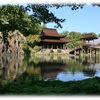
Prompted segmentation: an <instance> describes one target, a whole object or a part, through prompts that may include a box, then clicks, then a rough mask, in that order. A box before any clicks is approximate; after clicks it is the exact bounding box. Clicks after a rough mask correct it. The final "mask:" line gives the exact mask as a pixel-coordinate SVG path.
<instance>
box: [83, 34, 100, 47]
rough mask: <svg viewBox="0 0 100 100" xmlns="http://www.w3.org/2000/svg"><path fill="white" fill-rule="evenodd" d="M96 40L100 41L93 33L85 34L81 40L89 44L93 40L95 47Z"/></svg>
mask: <svg viewBox="0 0 100 100" xmlns="http://www.w3.org/2000/svg"><path fill="white" fill-rule="evenodd" d="M94 39H98V38H97V36H96V35H95V34H93V33H90V34H85V35H84V36H83V37H82V38H81V40H85V41H88V44H89V41H91V40H93V45H94Z"/></svg>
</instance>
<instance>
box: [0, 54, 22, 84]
mask: <svg viewBox="0 0 100 100" xmlns="http://www.w3.org/2000/svg"><path fill="white" fill-rule="evenodd" d="M0 59H1V60H0V72H1V73H0V81H1V83H4V84H5V83H7V82H10V81H12V80H14V79H15V78H16V77H17V76H19V75H20V74H21V73H22V72H23V70H24V69H23V68H22V64H23V63H22V60H23V57H22V56H21V57H18V56H15V55H12V56H11V55H8V56H2V57H1V58H0Z"/></svg>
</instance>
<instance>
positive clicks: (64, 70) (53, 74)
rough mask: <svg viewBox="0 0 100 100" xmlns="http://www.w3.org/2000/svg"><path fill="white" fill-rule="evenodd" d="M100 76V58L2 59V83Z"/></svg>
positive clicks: (0, 71)
mask: <svg viewBox="0 0 100 100" xmlns="http://www.w3.org/2000/svg"><path fill="white" fill-rule="evenodd" d="M94 76H100V57H99V56H97V57H95V56H94V57H91V56H83V57H80V56H77V57H68V56H43V57H34V56H32V57H28V56H27V57H23V56H21V57H19V56H15V55H12V56H3V57H0V82H1V83H2V84H6V83H8V82H11V81H13V80H15V79H18V80H45V81H47V80H61V81H70V80H83V79H86V78H91V77H94Z"/></svg>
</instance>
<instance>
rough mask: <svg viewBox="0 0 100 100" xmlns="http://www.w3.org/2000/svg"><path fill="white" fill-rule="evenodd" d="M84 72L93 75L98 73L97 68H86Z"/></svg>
mask: <svg viewBox="0 0 100 100" xmlns="http://www.w3.org/2000/svg"><path fill="white" fill-rule="evenodd" d="M83 73H84V75H85V76H90V77H93V76H94V75H95V74H96V70H95V69H84V70H83Z"/></svg>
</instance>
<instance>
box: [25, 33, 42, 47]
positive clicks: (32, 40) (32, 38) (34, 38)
mask: <svg viewBox="0 0 100 100" xmlns="http://www.w3.org/2000/svg"><path fill="white" fill-rule="evenodd" d="M40 40H41V39H40V37H39V35H31V34H30V35H29V36H27V37H26V41H27V44H28V45H29V46H30V47H31V48H33V47H34V46H35V45H37V44H38V43H39V42H40Z"/></svg>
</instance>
